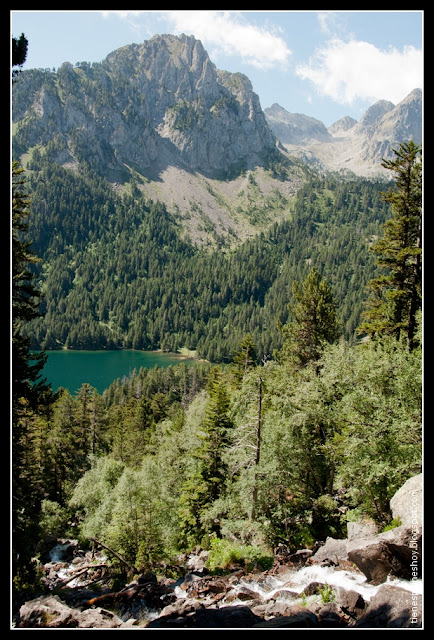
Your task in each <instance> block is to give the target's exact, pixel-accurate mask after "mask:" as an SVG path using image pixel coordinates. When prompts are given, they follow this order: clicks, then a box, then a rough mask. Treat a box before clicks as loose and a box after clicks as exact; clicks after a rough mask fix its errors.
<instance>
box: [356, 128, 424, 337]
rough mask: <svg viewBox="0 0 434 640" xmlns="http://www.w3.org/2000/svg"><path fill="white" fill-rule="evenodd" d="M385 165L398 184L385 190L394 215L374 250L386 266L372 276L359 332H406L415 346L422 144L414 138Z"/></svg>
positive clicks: (419, 303)
mask: <svg viewBox="0 0 434 640" xmlns="http://www.w3.org/2000/svg"><path fill="white" fill-rule="evenodd" d="M394 153H395V158H394V159H393V160H384V161H383V163H382V164H383V166H384V167H386V168H387V169H390V170H391V171H394V173H395V185H394V188H392V189H389V191H387V192H386V193H384V194H383V199H384V201H385V202H387V203H389V205H390V209H391V212H392V217H391V218H390V219H389V220H387V222H386V223H385V225H384V227H383V229H384V233H383V236H382V237H381V238H380V239H379V240H378V242H376V243H375V244H374V245H373V246H372V248H371V250H372V252H373V253H374V254H375V256H376V258H377V264H378V266H379V267H380V268H381V269H382V270H383V271H384V272H383V273H382V274H381V275H380V276H379V277H377V278H374V279H372V280H371V281H370V283H369V287H370V290H371V295H370V299H369V300H368V303H367V309H366V311H365V313H364V321H363V322H362V323H361V325H360V327H359V333H361V334H367V335H369V336H371V337H375V336H379V335H384V334H389V335H393V336H395V337H396V338H399V337H400V336H401V335H403V336H405V338H406V339H407V341H408V345H409V347H410V349H412V348H413V347H414V346H415V335H416V324H417V314H418V312H419V311H420V309H421V307H422V147H421V146H420V145H416V144H415V143H414V142H413V141H412V140H411V141H410V142H408V143H402V144H401V145H400V146H399V148H398V149H395V150H394Z"/></svg>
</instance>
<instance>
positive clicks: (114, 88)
mask: <svg viewBox="0 0 434 640" xmlns="http://www.w3.org/2000/svg"><path fill="white" fill-rule="evenodd" d="M13 120H14V122H15V123H16V125H15V134H16V135H15V147H16V150H17V153H18V154H22V153H25V152H27V151H28V149H29V148H31V147H34V146H36V145H39V144H42V145H44V146H46V145H48V144H51V146H52V147H53V154H54V153H55V154H57V157H56V160H57V161H60V162H61V163H62V164H68V163H70V164H71V165H73V164H74V163H77V162H80V161H81V160H82V159H83V158H86V159H87V160H88V161H91V162H92V163H93V164H94V165H95V166H96V167H97V168H99V169H100V170H102V171H104V172H105V173H107V171H108V172H110V171H111V172H113V176H115V174H116V172H120V171H124V170H125V169H126V168H129V169H131V168H133V169H135V170H137V171H139V172H140V173H144V172H146V170H147V169H152V170H153V171H155V170H156V169H157V168H158V170H160V171H161V169H162V168H164V167H165V166H168V165H174V164H179V165H180V166H183V167H185V168H187V169H189V170H200V172H201V173H202V174H204V175H217V174H219V173H223V174H224V173H227V172H236V171H237V170H239V169H241V168H251V167H252V166H254V165H255V164H256V163H260V162H261V161H263V160H264V159H265V158H266V157H267V155H268V154H269V153H270V152H274V151H275V144H276V141H275V138H274V135H273V134H272V132H271V130H270V128H269V126H268V124H267V122H266V119H265V117H264V114H263V112H262V110H261V107H260V104H259V99H258V97H257V95H256V94H255V93H254V92H253V90H252V86H251V83H250V81H249V80H248V78H247V77H246V76H244V75H242V74H231V73H227V72H223V71H219V70H218V69H216V67H215V65H214V64H213V63H212V62H211V61H210V59H209V57H208V55H207V53H206V52H205V50H204V48H203V46H202V44H201V43H200V41H198V40H196V39H195V38H194V37H192V36H185V35H182V36H180V37H175V36H170V35H166V36H155V37H154V38H152V39H151V40H149V41H145V42H144V43H143V44H140V45H129V46H126V47H123V48H121V49H118V50H117V51H115V52H113V53H111V54H110V55H109V56H108V57H107V58H106V59H105V60H104V61H103V62H102V63H101V64H98V65H94V64H93V65H89V64H86V63H83V64H81V65H79V66H76V67H72V65H70V64H69V63H64V64H63V65H62V66H61V67H60V68H59V70H58V72H57V73H52V72H50V71H45V72H44V71H31V72H26V73H23V74H22V76H21V77H20V81H19V82H18V83H17V84H16V85H15V86H14V98H13Z"/></svg>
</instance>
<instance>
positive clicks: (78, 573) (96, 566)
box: [57, 564, 108, 589]
mask: <svg viewBox="0 0 434 640" xmlns="http://www.w3.org/2000/svg"><path fill="white" fill-rule="evenodd" d="M103 567H108V564H88V565H86V566H85V567H81V569H78V570H77V571H76V572H75V573H74V574H73V575H72V576H70V577H69V578H67V579H66V580H62V581H61V582H59V583H58V584H57V588H59V589H63V587H66V585H67V584H69V583H70V582H72V581H73V580H75V579H76V578H78V577H79V576H81V575H82V574H83V573H86V572H87V571H89V569H101V568H103Z"/></svg>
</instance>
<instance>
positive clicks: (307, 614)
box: [254, 610, 318, 629]
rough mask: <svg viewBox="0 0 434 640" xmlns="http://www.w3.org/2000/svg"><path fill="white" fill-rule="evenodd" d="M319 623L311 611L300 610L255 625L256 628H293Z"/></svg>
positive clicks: (308, 626)
mask: <svg viewBox="0 0 434 640" xmlns="http://www.w3.org/2000/svg"><path fill="white" fill-rule="evenodd" d="M317 625H318V618H317V617H316V615H315V614H314V613H312V612H311V611H306V610H298V611H296V612H294V613H293V614H291V615H286V616H280V617H278V618H272V619H271V620H263V621H262V622H258V623H257V624H255V625H254V628H255V629H264V628H268V629H275V628H280V627H285V628H286V627H288V628H290V627H293V628H296V629H297V628H301V629H303V628H311V627H316V626H317Z"/></svg>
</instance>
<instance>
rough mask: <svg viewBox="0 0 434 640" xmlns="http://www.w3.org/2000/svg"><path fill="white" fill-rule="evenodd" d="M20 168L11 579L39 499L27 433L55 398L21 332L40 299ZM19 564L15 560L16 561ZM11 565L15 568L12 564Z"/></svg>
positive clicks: (24, 567) (15, 179)
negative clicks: (24, 237) (32, 472)
mask: <svg viewBox="0 0 434 640" xmlns="http://www.w3.org/2000/svg"><path fill="white" fill-rule="evenodd" d="M22 174H23V169H22V168H20V167H19V166H18V163H16V162H14V163H13V165H12V260H11V262H12V265H11V266H12V287H11V288H12V353H11V357H12V535H13V561H14V567H13V568H14V575H17V574H18V573H19V572H20V571H21V573H22V575H21V578H22V579H24V580H26V579H30V578H29V575H27V577H26V576H24V575H23V572H24V573H25V574H28V567H29V557H28V553H29V552H30V553H31V547H30V544H29V539H28V538H29V536H31V534H30V530H31V529H32V527H33V525H34V520H35V514H36V513H37V510H38V506H39V502H40V499H41V496H40V495H35V491H36V487H37V486H38V483H35V482H32V477H31V471H30V469H31V464H29V460H30V458H31V456H32V451H31V450H30V447H31V442H32V440H33V438H32V428H33V425H34V423H35V420H37V417H36V414H37V413H40V414H42V413H47V412H48V411H49V408H50V407H51V404H52V402H53V400H54V394H53V392H52V390H51V387H50V386H49V385H48V384H47V382H46V380H44V379H41V370H42V368H43V366H44V364H45V359H46V356H45V354H43V353H41V354H32V353H31V349H30V346H31V345H30V340H29V338H28V337H27V336H25V335H24V333H23V327H24V326H25V324H26V322H28V321H30V320H32V319H33V318H35V317H37V316H38V315H39V312H38V305H39V302H40V294H39V291H38V290H37V288H36V286H35V283H34V273H33V272H32V271H31V269H30V265H32V264H35V263H36V262H37V258H36V256H35V255H34V254H33V253H32V252H31V251H30V243H29V242H26V241H25V240H24V239H23V236H24V234H25V232H26V231H27V223H26V218H27V217H28V215H29V209H28V205H29V199H28V197H27V195H26V193H25V191H24V185H25V180H24V178H23V175H22ZM18 559H19V561H18ZM15 563H16V564H15Z"/></svg>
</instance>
